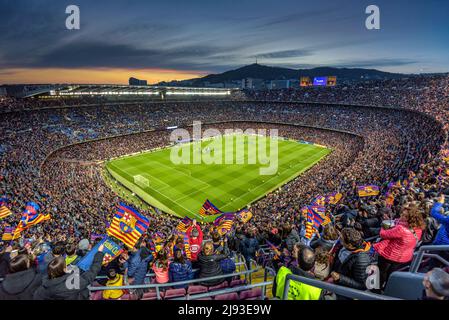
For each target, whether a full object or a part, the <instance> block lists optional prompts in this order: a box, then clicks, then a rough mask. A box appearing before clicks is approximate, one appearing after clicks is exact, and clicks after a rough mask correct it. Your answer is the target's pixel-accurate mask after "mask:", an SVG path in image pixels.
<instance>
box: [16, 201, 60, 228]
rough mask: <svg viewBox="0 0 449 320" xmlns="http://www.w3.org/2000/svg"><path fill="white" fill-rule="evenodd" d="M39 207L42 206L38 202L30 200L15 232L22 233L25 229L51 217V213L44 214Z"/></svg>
mask: <svg viewBox="0 0 449 320" xmlns="http://www.w3.org/2000/svg"><path fill="white" fill-rule="evenodd" d="M39 209H40V207H39V205H38V204H37V203H35V202H28V203H27V205H26V207H25V211H24V212H23V213H22V218H21V220H20V221H19V224H18V225H17V228H16V231H15V232H16V233H19V234H20V232H22V231H23V230H26V229H29V228H30V227H32V226H34V225H37V224H39V223H41V222H44V221H47V220H50V219H51V216H50V214H45V215H44V214H43V213H39Z"/></svg>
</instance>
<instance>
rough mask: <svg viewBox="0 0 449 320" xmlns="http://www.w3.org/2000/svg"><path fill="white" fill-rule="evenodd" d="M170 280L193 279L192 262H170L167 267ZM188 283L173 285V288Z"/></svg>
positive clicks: (183, 286) (178, 287)
mask: <svg viewBox="0 0 449 320" xmlns="http://www.w3.org/2000/svg"><path fill="white" fill-rule="evenodd" d="M168 274H169V277H170V282H180V281H187V280H192V279H193V270H192V263H191V262H190V261H188V260H187V261H186V262H185V263H184V264H182V263H179V262H172V263H171V264H170V266H169V268H168ZM187 286H188V285H186V284H185V285H179V286H173V288H175V289H180V288H187Z"/></svg>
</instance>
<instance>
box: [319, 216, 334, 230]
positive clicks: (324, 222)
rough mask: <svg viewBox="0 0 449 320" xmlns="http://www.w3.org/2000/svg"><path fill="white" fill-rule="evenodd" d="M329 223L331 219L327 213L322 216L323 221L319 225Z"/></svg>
mask: <svg viewBox="0 0 449 320" xmlns="http://www.w3.org/2000/svg"><path fill="white" fill-rule="evenodd" d="M329 223H332V220H331V217H330V215H327V216H325V217H324V221H323V223H321V225H322V226H323V227H324V226H326V225H328V224H329Z"/></svg>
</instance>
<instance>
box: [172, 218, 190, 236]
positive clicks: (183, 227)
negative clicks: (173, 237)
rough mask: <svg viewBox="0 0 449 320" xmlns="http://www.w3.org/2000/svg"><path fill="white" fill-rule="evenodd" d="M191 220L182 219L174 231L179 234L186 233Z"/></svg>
mask: <svg viewBox="0 0 449 320" xmlns="http://www.w3.org/2000/svg"><path fill="white" fill-rule="evenodd" d="M192 222H193V220H192V219H190V218H189V217H184V219H182V220H181V221H180V222H179V224H178V226H177V227H176V229H177V230H178V231H179V232H181V233H186V232H187V229H188V228H189V227H190V225H191V224H192Z"/></svg>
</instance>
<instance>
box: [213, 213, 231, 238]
mask: <svg viewBox="0 0 449 320" xmlns="http://www.w3.org/2000/svg"><path fill="white" fill-rule="evenodd" d="M234 218H235V214H234V213H223V214H222V215H221V216H219V217H218V218H217V219H215V221H214V226H216V227H217V231H218V233H219V234H220V235H224V234H226V233H227V232H229V231H230V230H231V229H232V225H233V224H234Z"/></svg>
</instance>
